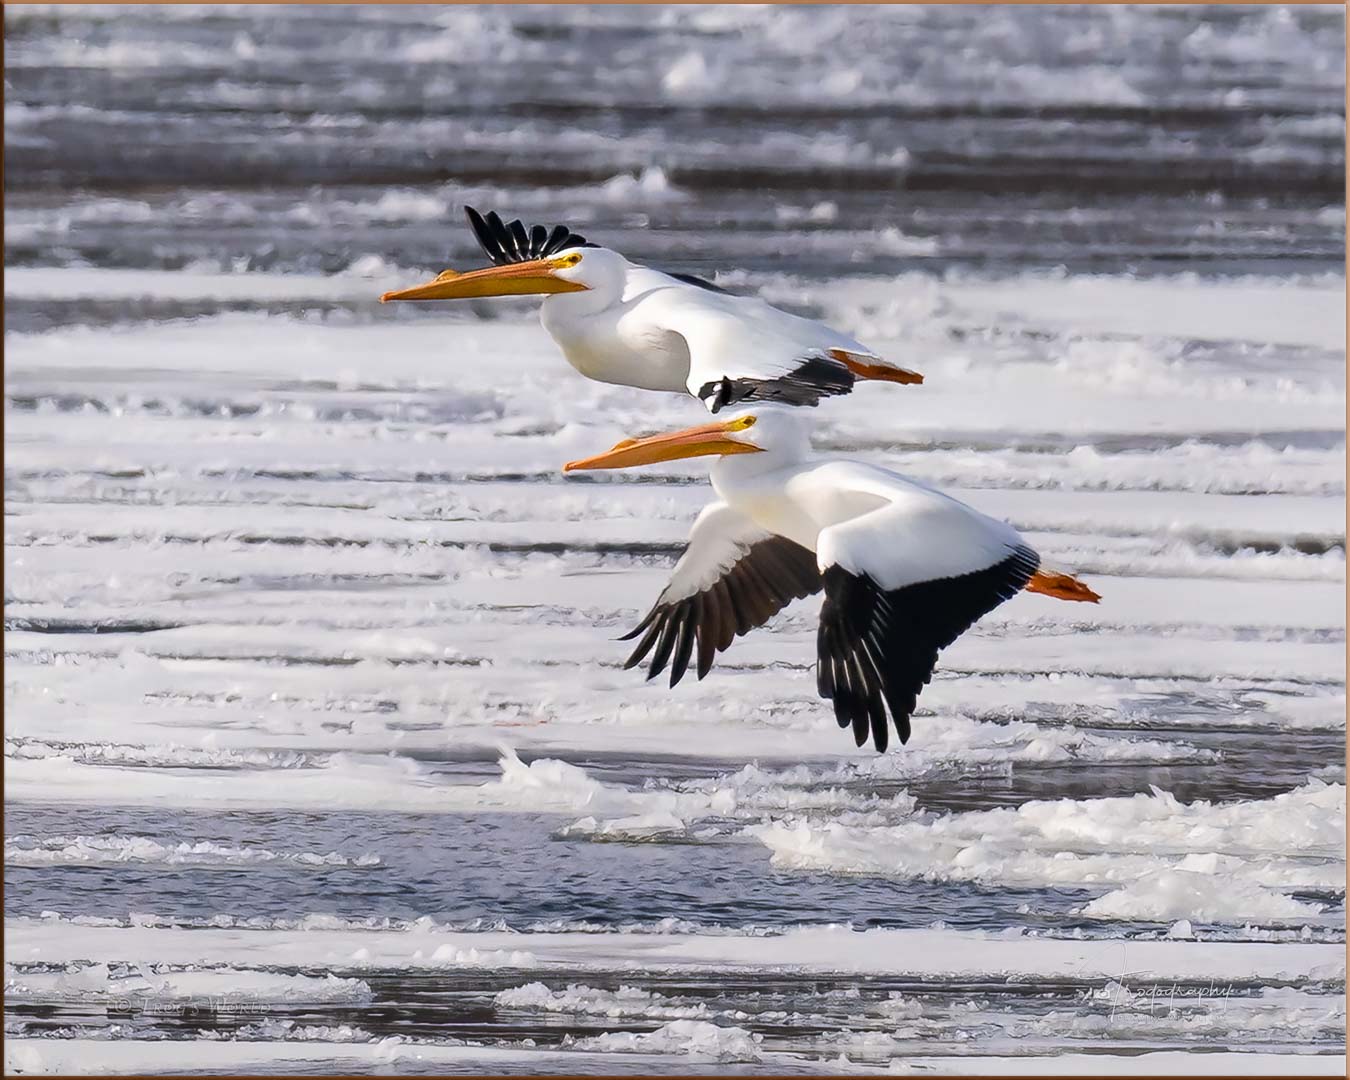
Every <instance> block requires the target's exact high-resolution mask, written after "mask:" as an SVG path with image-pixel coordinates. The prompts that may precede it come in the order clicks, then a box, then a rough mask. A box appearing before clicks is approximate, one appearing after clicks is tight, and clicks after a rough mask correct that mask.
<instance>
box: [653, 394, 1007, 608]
mask: <svg viewBox="0 0 1350 1080" xmlns="http://www.w3.org/2000/svg"><path fill="white" fill-rule="evenodd" d="M753 412H754V415H755V417H756V423H755V425H754V426H753V427H751V428H749V429H747V430H746V431H744V432H741V433H739V434H738V435H737V436H736V438H737V440H738V441H742V442H747V443H751V444H753V445H755V446H757V447H758V448H759V452H758V453H748V454H729V455H725V456H722V457H719V458H717V459H716V461H714V463H713V466H712V483H713V488H714V489H715V490H716V492H717V494H718V496H719V498H720V499H721V500H722V501H721V502H720V503H714V504H713V505H712V506H711V507H709V508H708V510H706V511H704V516H701V517H700V518H699V521H698V523H696V524H695V527H694V531H693V532H692V533H691V535H690V543H689V548H688V550H687V552H686V555H685V559H684V560H681V562H682V564H684V563H686V561H687V565H682V566H679V567H677V568H676V575H675V578H673V579H672V581H671V589H669V590H667V593H668V598H673V597H678V596H679V595H681V594H686V595H687V593H685V590H686V589H687V590H688V592H697V591H698V590H699V589H701V588H703V587H706V585H707V583H708V582H709V581H710V580H715V579H716V577H717V576H718V575H719V574H720V572H721V571H722V570H723V569H725V567H726V566H727V565H728V564H729V559H731V557H732V556H733V555H734V554H735V553H736V552H739V551H743V550H744V548H745V547H746V546H748V545H749V544H751V543H754V542H756V540H758V539H760V538H762V537H763V536H764V535H766V534H772V535H776V536H783V537H786V538H787V539H789V540H792V541H793V542H795V543H797V544H800V545H801V546H802V547H805V548H807V549H808V550H810V551H813V552H815V553H816V559H817V564H818V565H819V567H820V569H821V571H822V572H824V571H825V570H826V569H827V568H829V567H831V566H839V567H841V568H842V569H844V570H847V571H849V572H850V573H853V574H866V575H867V576H868V577H870V578H871V579H872V580H873V581H874V582H876V584H877V585H879V586H880V587H881V588H882V589H885V590H891V589H898V588H902V587H904V586H906V585H912V584H915V583H917V582H923V581H936V580H940V579H944V578H953V577H960V576H962V575H964V574H970V573H974V572H976V571H979V570H984V569H987V568H988V567H991V566H994V565H996V564H998V563H1000V562H1002V561H1003V560H1004V559H1006V558H1008V557H1009V556H1011V555H1012V554H1014V552H1016V551H1017V550H1018V549H1019V547H1024V546H1025V542H1024V541H1023V540H1022V538H1021V536H1020V535H1019V534H1018V532H1017V530H1016V529H1014V528H1013V527H1012V526H1011V525H1008V524H1007V523H1006V522H1002V521H997V520H995V519H994V518H991V517H988V516H986V515H985V514H982V513H980V512H979V511H978V510H975V509H973V508H972V507H969V506H967V505H966V504H965V503H962V502H958V501H957V500H956V499H953V498H951V497H950V496H948V495H944V494H943V493H942V492H940V491H935V490H934V489H933V488H930V487H927V486H925V485H923V484H920V483H918V482H916V481H914V480H910V479H907V478H906V477H904V476H901V475H899V474H898V473H893V472H890V471H889V470H887V469H882V468H878V467H877V466H874V465H867V464H863V463H861V462H856V461H841V460H826V459H821V458H819V457H816V456H815V455H814V454H813V453H812V451H811V448H810V442H809V438H808V435H807V428H806V425H805V424H804V422H803V420H802V418H800V417H799V416H798V415H794V414H793V413H791V412H789V411H787V410H783V409H771V408H759V409H755V410H753ZM677 580H678V582H679V583H678V584H677ZM672 590H674V591H672Z"/></svg>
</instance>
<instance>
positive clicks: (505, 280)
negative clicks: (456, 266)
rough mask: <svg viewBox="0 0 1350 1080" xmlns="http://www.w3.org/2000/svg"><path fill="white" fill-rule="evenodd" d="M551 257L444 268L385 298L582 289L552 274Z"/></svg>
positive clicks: (461, 297) (455, 297) (459, 297)
mask: <svg viewBox="0 0 1350 1080" xmlns="http://www.w3.org/2000/svg"><path fill="white" fill-rule="evenodd" d="M554 269H555V267H554V265H553V260H552V259H531V260H530V261H529V262H520V263H507V264H506V265H505V266H485V267H483V269H481V270H470V271H468V272H467V273H463V274H461V273H458V272H457V271H455V270H444V271H442V272H441V273H440V274H438V275H437V276H436V277H435V278H434V279H432V280H431V281H428V282H427V283H426V284H425V285H414V286H413V287H412V288H411V289H399V290H397V291H395V292H387V293H385V294H384V295H383V296H381V297H380V303H384V302H385V301H387V300H466V299H468V298H470V297H474V296H537V295H539V294H541V293H560V292H582V291H583V290H585V288H586V286H585V285H582V284H581V283H580V282H576V281H566V280H564V279H563V278H560V277H557V276H555V274H554V272H553V271H554Z"/></svg>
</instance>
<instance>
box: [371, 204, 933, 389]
mask: <svg viewBox="0 0 1350 1080" xmlns="http://www.w3.org/2000/svg"><path fill="white" fill-rule="evenodd" d="M465 212H466V213H467V214H468V217H469V223H470V224H471V225H472V226H473V231H474V234H475V235H476V236H477V238H478V243H479V244H480V245H481V246H482V248H483V251H484V252H485V253H486V254H487V257H488V258H489V259H490V260H491V262H492V265H491V266H487V267H484V268H483V269H481V270H471V271H469V272H468V273H463V274H461V273H457V272H456V271H454V270H446V271H444V272H442V273H441V274H440V276H439V277H437V278H435V279H434V280H433V281H430V282H428V283H427V284H425V285H418V286H416V287H414V288H411V289H401V290H399V291H396V292H388V293H385V294H384V295H383V296H382V297H381V298H380V299H381V300H382V301H386V300H454V299H462V298H466V297H475V296H508V295H534V294H545V300H544V303H543V307H542V311H541V318H542V321H543V324H544V329H545V330H547V331H548V332H549V334H551V335H552V337H553V340H554V341H556V342H557V343H558V345H559V347H561V349H562V351H563V355H564V356H566V357H567V361H568V363H570V364H571V365H572V366H573V367H574V368H576V369H577V370H578V371H579V372H581V374H583V375H585V376H586V377H587V378H591V379H597V380H599V381H600V382H607V383H618V384H619V385H622V386H635V387H638V388H639V389H642V390H666V391H673V392H677V393H690V394H693V395H694V396H695V397H697V398H699V399H701V400H702V401H703V403H704V404H705V405H706V406H707V407H708V408H709V410H711V411H712V412H714V413H716V412H717V411H718V410H720V409H722V408H724V407H725V406H728V405H734V404H737V403H742V402H753V401H776V402H780V403H783V404H787V405H816V404H818V403H819V401H820V399H821V398H823V397H829V396H832V395H835V394H847V393H849V392H850V391H851V390H852V389H853V384H854V382H855V381H856V380H858V379H880V380H884V381H887V382H898V383H919V382H923V376H922V375H919V374H918V373H917V372H913V371H909V370H908V369H906V368H902V367H898V366H897V365H895V364H892V363H891V362H890V361H888V360H883V359H882V358H881V357H880V356H877V355H876V354H875V353H874V352H872V351H871V350H870V349H869V348H867V346H865V345H863V344H861V343H860V342H857V341H855V340H853V338H851V337H849V336H847V335H846V334H841V333H839V332H838V331H837V330H832V329H830V327H828V326H825V325H823V324H822V323H818V322H815V321H813V320H811V319H803V318H801V317H800V316H797V315H791V314H789V313H788V312H786V311H780V310H779V309H778V308H775V307H773V306H771V305H769V304H767V303H765V302H764V301H763V300H760V299H758V298H757V297H748V296H735V295H733V294H731V293H729V292H727V291H726V290H725V289H721V288H719V287H718V286H716V285H713V284H712V283H710V282H707V281H703V280H702V279H700V278H696V277H693V276H692V275H689V274H668V273H664V272H662V271H660V270H653V269H651V268H650V267H646V266H639V265H637V264H636V263H631V262H629V261H628V260H627V259H625V258H624V257H623V256H622V255H620V254H619V253H618V252H617V251H610V250H609V249H608V248H603V247H600V246H598V245H596V244H592V243H590V242H589V241H588V240H587V239H586V238H585V237H584V236H580V235H578V234H577V233H574V232H572V231H570V230H569V229H568V228H567V227H566V226H564V225H558V226H555V227H554V228H553V229H552V230H551V231H550V230H549V229H546V228H545V227H544V226H543V225H535V226H533V227H527V226H526V225H524V224H523V223H522V222H520V221H519V220H517V221H512V222H510V223H509V224H508V223H504V222H503V221H502V219H501V218H500V217H498V216H497V214H495V213H491V212H490V213H488V215H487V216H486V217H484V216H482V215H480V214H479V213H478V211H476V210H474V209H473V208H472V207H466V208H465Z"/></svg>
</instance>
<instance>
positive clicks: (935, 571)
mask: <svg viewBox="0 0 1350 1080" xmlns="http://www.w3.org/2000/svg"><path fill="white" fill-rule="evenodd" d="M737 412H738V415H736V416H734V417H732V418H730V419H721V420H715V421H713V422H712V423H708V424H702V425H700V426H698V427H692V428H687V429H685V430H683V431H677V432H674V433H672V434H666V435H653V436H651V437H649V438H644V439H625V440H624V441H623V442H620V443H618V444H617V445H616V446H615V447H614V448H613V449H612V450H610V451H608V452H606V453H603V454H598V455H596V456H595V457H590V458H585V459H583V460H581V461H572V462H568V464H567V465H565V466H564V467H563V471H564V472H575V471H577V470H580V469H621V468H626V467H627V466H630V465H643V464H648V463H650V462H656V461H671V460H674V459H676V458H687V457H699V456H702V455H717V460H716V461H715V462H714V463H713V466H712V483H713V488H714V489H715V490H716V492H717V495H718V496H719V501H718V502H714V503H712V504H711V505H710V506H708V507H707V508H706V509H704V511H703V512H702V513H701V514H700V515H699V516H698V519H697V520H696V521H695V522H694V527H693V530H692V531H691V532H690V534H689V545H688V547H686V548H685V550H684V554H683V555H682V556H681V558H680V560H679V562H678V563H676V565H675V570H674V572H673V574H672V575H671V579H670V584H668V585H667V586H666V588H665V590H664V591H663V592H662V593H661V595H660V597H659V598H658V599H657V601H656V605H655V606H654V607H653V608H652V610H651V612H650V613H649V614H648V615H647V617H646V618H645V619H643V620H642V622H641V623H640V624H639V625H638V626H637V628H636V629H635V630H634V631H633V632H632V633H631V634H629V635H627V638H633V637H636V636H637V635H638V634H642V635H643V636H642V640H641V641H639V642H638V645H637V648H636V649H634V650H633V654H632V656H630V657H629V659H628V662H627V664H626V665H625V666H626V667H632V666H633V665H635V664H637V663H639V662H640V661H641V660H642V659H643V657H645V656H646V655H647V654H648V653H649V652H652V650H653V649H655V652H654V653H653V654H652V659H651V663H650V665H649V667H648V673H647V677H648V678H649V679H650V678H653V677H654V676H656V675H658V674H659V673H660V672H661V671H662V670H663V669H664V668H665V666H666V664H667V662H669V663H670V685H671V686H674V685H675V684H676V683H677V682H679V681H680V679H681V677H683V675H684V673H685V671H686V669H687V668H688V666H689V662H690V659H691V658H694V657H695V656H696V665H697V668H696V670H697V672H698V677H699V678H700V679H701V678H703V676H704V675H706V674H707V673H708V669H709V668H710V667H711V666H712V661H713V655H714V653H716V652H721V651H722V650H724V649H726V648H727V647H728V646H729V645H730V644H731V642H732V639H733V638H734V637H736V636H737V635H739V634H744V633H746V632H748V631H749V630H751V629H753V628H754V627H756V626H760V625H762V624H763V623H765V622H766V621H767V620H768V619H769V618H770V617H771V616H773V615H774V614H775V613H776V612H778V611H780V610H781V609H782V608H784V607H786V606H787V604H789V603H790V602H791V601H792V600H794V599H796V598H798V597H803V596H807V595H809V594H810V593H814V592H817V591H819V590H821V589H824V590H825V601H824V603H823V605H822V606H821V609H820V627H819V631H818V633H817V638H816V652H817V659H818V661H819V663H818V667H817V670H816V687H817V689H818V691H819V692H820V696H821V697H823V698H825V699H827V700H829V701H832V702H833V703H834V713H835V717H836V719H837V720H838V721H839V726H840V727H841V728H847V727H852V729H853V738H854V740H855V741H856V742H857V744H858V745H859V746H862V745H863V743H865V742H866V741H867V736H868V732H869V731H870V732H871V736H872V741H873V743H874V744H875V746H876V748H877V750H878V751H884V750H885V749H886V744H887V740H888V736H887V723H886V713H887V710H888V709H889V711H890V716H891V720H892V722H893V723H894V724H895V728H896V731H897V732H899V735H900V741H901V742H902V743H903V742H905V741H906V740H907V739H908V738H909V718H910V716H911V714H912V713H913V712H914V708H915V701H916V699H917V697H918V695H919V692H920V691H921V690H922V689H923V687H924V685H925V684H926V683H927V682H928V681H929V679H930V678H931V677H932V674H933V667H934V665H935V664H936V663H937V657H938V650H939V649H943V648H946V647H947V646H948V645H950V644H951V643H952V642H953V641H955V640H956V639H957V637H958V636H960V635H961V634H962V633H964V632H965V631H966V630H967V629H968V628H969V627H970V626H971V624H972V623H974V622H975V621H976V620H977V619H979V618H980V617H981V616H982V615H984V614H986V613H987V612H989V611H992V610H993V609H994V608H996V607H998V605H999V604H1001V603H1003V602H1004V601H1005V600H1008V599H1010V598H1011V597H1012V596H1014V595H1016V594H1017V593H1018V592H1019V591H1021V590H1022V589H1027V590H1028V591H1030V592H1039V593H1044V594H1046V595H1048V596H1053V597H1057V598H1058V599H1061V600H1087V601H1092V602H1094V603H1095V602H1096V601H1097V600H1098V599H1100V598H1099V597H1098V595H1097V594H1096V593H1095V592H1093V591H1092V590H1091V589H1089V588H1088V587H1087V586H1086V585H1084V584H1083V583H1082V582H1080V581H1078V580H1076V579H1075V578H1073V577H1071V576H1069V575H1068V574H1062V573H1058V572H1053V571H1045V570H1040V569H1039V565H1040V556H1039V555H1037V554H1036V552H1035V551H1033V550H1032V549H1031V547H1030V546H1029V545H1028V544H1027V543H1026V541H1025V540H1023V539H1022V537H1021V536H1020V535H1019V534H1018V532H1017V530H1016V529H1014V528H1013V527H1012V526H1011V525H1008V524H1006V523H1005V522H1002V521H996V520H994V519H993V518H991V517H986V516H985V515H984V514H981V513H980V512H979V511H977V510H974V509H972V508H971V507H969V506H967V505H966V504H965V503H962V502H958V501H957V500H955V499H953V498H951V497H950V496H947V495H944V494H942V493H941V492H940V491H935V490H934V489H932V488H930V487H926V486H924V485H923V484H920V483H917V482H916V481H914V480H909V479H906V478H905V477H903V476H900V475H899V474H898V473H893V472H890V471H888V470H886V469H881V468H878V467H876V466H873V465H865V464H862V463H860V462H856V461H842V460H824V459H821V458H818V457H815V456H813V455H812V452H811V447H810V440H809V436H808V430H807V426H806V424H805V423H804V422H803V421H804V417H801V416H794V415H792V413H791V412H788V411H785V410H783V409H778V408H774V407H772V406H769V407H759V408H756V409H753V410H749V411H740V410H738V411H737ZM625 640H626V639H625ZM695 648H697V654H695Z"/></svg>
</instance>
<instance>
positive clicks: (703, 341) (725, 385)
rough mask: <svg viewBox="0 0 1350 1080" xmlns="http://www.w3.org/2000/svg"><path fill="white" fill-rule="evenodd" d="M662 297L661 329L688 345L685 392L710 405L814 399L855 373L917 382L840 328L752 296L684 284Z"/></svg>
mask: <svg viewBox="0 0 1350 1080" xmlns="http://www.w3.org/2000/svg"><path fill="white" fill-rule="evenodd" d="M677 288H678V289H679V292H678V293H677V294H676V295H675V296H668V297H667V298H666V300H665V302H666V304H667V305H668V308H667V317H668V318H669V319H670V322H669V329H671V330H673V331H675V332H676V333H678V334H680V336H681V337H683V338H684V342H685V345H686V347H687V348H688V351H689V377H688V380H687V384H686V385H687V386H688V389H689V392H690V393H691V394H693V395H694V396H695V397H696V398H699V399H700V400H701V401H702V402H703V403H704V404H705V405H706V406H707V407H708V409H709V411H711V412H714V413H715V412H718V411H719V410H720V409H722V408H725V407H727V406H732V405H739V404H751V403H753V402H757V401H769V402H776V403H778V404H781V405H806V406H812V405H818V404H819V403H820V401H821V399H822V398H827V397H834V396H836V395H839V394H847V393H850V392H851V391H852V390H853V384H854V383H855V382H856V381H857V380H858V379H886V380H889V381H891V382H922V381H923V377H922V376H921V375H919V374H917V373H916V372H912V371H908V370H907V369H905V368H901V367H898V366H896V365H894V364H891V363H889V362H888V361H886V360H883V359H882V358H881V357H879V356H877V355H875V354H874V353H873V352H872V351H871V350H870V349H868V348H867V347H866V346H865V345H862V344H860V343H859V342H857V341H855V340H854V339H853V338H851V337H849V336H848V335H846V334H841V333H839V332H838V331H836V330H833V329H831V328H830V327H828V326H825V325H824V324H823V323H819V322H815V321H813V320H811V319H803V318H801V317H800V316H797V315H793V314H791V313H790V312H786V311H780V310H779V309H778V308H775V307H773V306H772V305H770V304H767V303H765V302H764V301H763V300H760V299H759V298H757V297H753V296H732V295H730V294H724V293H715V292H709V291H707V290H706V289H700V288H697V287H695V286H692V285H688V284H686V285H683V286H682V287H677Z"/></svg>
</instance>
